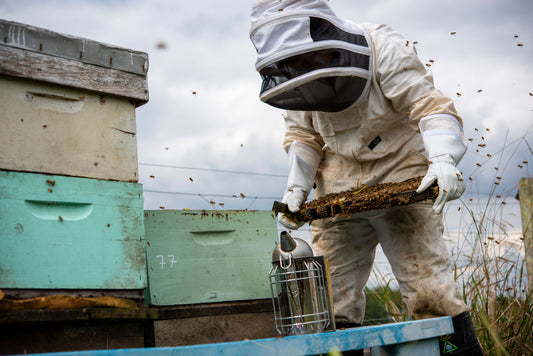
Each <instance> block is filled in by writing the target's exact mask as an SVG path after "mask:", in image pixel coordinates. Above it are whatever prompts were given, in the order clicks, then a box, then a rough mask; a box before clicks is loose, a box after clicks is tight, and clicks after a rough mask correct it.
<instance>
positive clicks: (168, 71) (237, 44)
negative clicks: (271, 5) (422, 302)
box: [0, 0, 533, 229]
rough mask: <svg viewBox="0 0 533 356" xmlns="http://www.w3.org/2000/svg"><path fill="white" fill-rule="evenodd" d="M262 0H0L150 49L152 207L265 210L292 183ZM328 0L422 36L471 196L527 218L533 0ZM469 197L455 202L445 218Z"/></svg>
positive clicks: (357, 17)
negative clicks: (271, 92)
mask: <svg viewBox="0 0 533 356" xmlns="http://www.w3.org/2000/svg"><path fill="white" fill-rule="evenodd" d="M252 3H253V2H252V1H244V0H239V1H220V0H199V1H183V0H159V1H147V0H133V1H126V0H120V1H119V0H109V1H103V0H102V1H90V0H85V1H65V0H61V1H52V0H49V1H46V0H40V1H33V0H25V1H19V0H0V18H3V19H6V20H10V21H16V22H22V23H26V24H30V25H33V26H37V27H43V28H46V29H49V30H53V31H57V32H61V33H65V34H69V35H74V36H79V37H85V38H89V39H92V40H96V41H100V42H105V43H109V44H113V45H116V46H120V47H126V48H131V49H134V50H139V51H144V52H147V53H148V55H149V60H150V68H149V72H148V81H149V89H150V101H149V102H148V103H147V104H145V105H144V106H142V107H140V108H138V109H137V137H138V157H139V170H140V181H139V183H141V184H143V187H144V190H145V193H144V199H145V209H159V208H160V207H165V208H166V209H185V208H189V209H260V210H269V209H270V208H271V207H272V202H273V200H274V199H278V200H279V199H280V198H281V195H282V193H283V189H284V186H285V176H286V174H287V160H286V156H285V152H284V151H283V149H282V140H283V133H284V125H283V120H282V112H281V111H280V110H278V109H274V108H270V107H268V106H267V105H266V104H263V103H261V102H260V101H259V99H258V92H259V86H260V80H259V76H258V75H257V73H256V72H255V69H254V63H255V50H254V48H253V46H252V44H251V42H250V40H249V37H248V31H249V26H250V21H249V14H250V9H251V6H252ZM330 5H331V7H332V8H333V10H334V11H335V12H336V13H337V15H338V16H339V17H344V18H347V19H349V20H353V21H357V22H374V23H386V24H388V25H390V26H392V27H393V28H394V29H396V30H398V31H399V32H400V33H401V34H402V35H403V36H404V37H406V39H408V40H410V41H411V42H413V41H417V42H418V44H417V45H416V47H417V50H418V53H419V55H420V57H421V59H422V60H423V61H424V62H425V63H430V62H429V60H430V59H431V60H433V62H432V64H431V67H430V68H429V67H428V69H429V70H432V71H433V73H434V76H435V82H436V86H437V87H438V88H439V89H441V90H442V91H443V92H444V93H445V94H447V95H449V96H450V97H452V98H453V99H454V100H455V101H456V105H457V108H458V110H459V112H460V114H461V116H462V117H463V119H464V123H465V127H464V128H465V135H466V137H467V138H470V139H472V141H470V142H469V151H468V153H467V156H466V157H465V158H464V159H463V161H462V162H461V164H460V166H459V168H460V169H461V170H462V171H463V172H464V174H465V178H466V179H467V182H468V184H469V187H468V191H467V192H466V194H465V195H464V196H463V198H462V201H463V202H464V203H465V204H473V205H471V206H476V205H475V204H477V203H480V202H484V200H485V199H486V197H487V194H488V193H490V192H491V191H493V193H492V201H494V202H495V203H497V204H496V205H495V207H494V208H493V209H495V211H496V210H497V214H501V215H502V216H509V217H510V218H509V219H511V220H512V222H513V224H514V225H519V224H520V218H519V216H518V215H517V214H518V213H519V211H518V201H516V200H515V198H514V197H515V195H516V193H517V186H518V180H519V179H520V178H521V177H530V176H531V174H532V173H533V167H531V166H530V165H531V163H530V165H528V164H527V163H523V161H528V162H529V161H531V162H533V159H532V151H531V147H529V146H533V120H532V117H533V75H532V70H531V69H532V67H531V66H532V65H533V64H532V59H533V21H531V17H532V15H533V1H531V0H506V1H504V0H499V1H495V0H449V1H425V0H405V1H398V0H374V1H354V0H331V1H330ZM452 33H453V34H452ZM479 144H482V145H483V144H486V146H485V147H480V146H478V145H479ZM528 145H529V146H528ZM478 164H479V165H481V167H480V166H478ZM158 165H159V166H158ZM161 165H163V166H172V167H174V168H172V167H161ZM519 165H520V166H521V167H522V168H520V167H519ZM227 171H231V172H241V174H238V173H230V172H227ZM248 173H256V174H248ZM496 177H501V180H500V179H498V178H496ZM469 178H472V180H470V179H469ZM495 182H498V183H500V184H498V185H495V184H494V183H495ZM494 189H495V190H494ZM160 192H167V193H160ZM241 194H242V195H241ZM496 195H500V196H501V198H496ZM234 196H235V197H234ZM243 196H244V198H243ZM469 199H472V202H470V201H469ZM498 199H499V200H498ZM212 202H214V204H212ZM500 202H505V203H507V204H505V205H504V204H501V203H500ZM222 204H223V205H222ZM460 204H461V203H460V202H458V203H457V204H456V205H450V207H449V208H448V212H449V214H451V213H452V212H453V213H454V215H448V220H449V221H450V220H451V221H454V222H455V221H456V220H457V219H456V218H455V216H456V214H457V210H458V207H459V206H460ZM452 210H453V211H452ZM464 210H465V209H463V210H462V211H464ZM515 228H518V229H519V228H520V227H519V226H514V227H513V228H512V229H515Z"/></svg>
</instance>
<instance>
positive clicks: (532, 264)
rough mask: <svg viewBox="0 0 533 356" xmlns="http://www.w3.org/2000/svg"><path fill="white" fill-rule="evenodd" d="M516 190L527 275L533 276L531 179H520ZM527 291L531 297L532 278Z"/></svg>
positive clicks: (532, 181)
mask: <svg viewBox="0 0 533 356" xmlns="http://www.w3.org/2000/svg"><path fill="white" fill-rule="evenodd" d="M518 189H519V193H518V194H519V198H520V216H521V218H522V233H523V235H524V246H525V252H526V267H527V275H528V276H533V178H522V179H520V181H519V182H518ZM528 289H529V293H530V295H531V294H532V293H533V277H530V278H528Z"/></svg>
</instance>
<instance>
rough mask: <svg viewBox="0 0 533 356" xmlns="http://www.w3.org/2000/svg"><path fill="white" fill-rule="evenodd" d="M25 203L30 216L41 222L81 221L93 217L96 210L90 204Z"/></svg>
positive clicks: (37, 201)
mask: <svg viewBox="0 0 533 356" xmlns="http://www.w3.org/2000/svg"><path fill="white" fill-rule="evenodd" d="M25 203H26V206H27V207H28V210H29V212H30V214H32V215H33V216H34V217H36V218H38V219H41V220H58V219H59V220H63V221H65V220H67V221H68V220H70V221H79V220H83V219H85V218H87V217H88V216H89V215H91V213H92V211H93V208H94V205H93V204H89V203H73V202H52V201H43V200H25ZM59 217H61V218H59Z"/></svg>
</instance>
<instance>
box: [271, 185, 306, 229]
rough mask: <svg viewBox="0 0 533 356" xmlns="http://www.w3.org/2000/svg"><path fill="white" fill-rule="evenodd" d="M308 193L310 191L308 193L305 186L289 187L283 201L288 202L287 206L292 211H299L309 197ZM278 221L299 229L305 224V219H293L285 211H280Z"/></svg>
mask: <svg viewBox="0 0 533 356" xmlns="http://www.w3.org/2000/svg"><path fill="white" fill-rule="evenodd" d="M307 195H308V193H306V191H305V189H303V188H300V187H294V188H290V189H289V188H287V189H286V190H285V194H284V195H283V199H282V200H281V202H282V203H285V204H287V207H288V208H289V210H290V211H291V212H293V213H297V212H298V211H300V206H301V205H302V204H303V203H304V202H305V199H307ZM278 221H279V223H280V224H281V225H283V226H285V227H286V228H287V229H290V230H298V229H299V228H300V227H302V226H303V225H304V224H305V223H304V222H303V221H296V220H291V219H289V218H288V217H286V216H285V214H283V213H278Z"/></svg>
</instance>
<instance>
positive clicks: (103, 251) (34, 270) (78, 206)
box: [0, 170, 147, 290]
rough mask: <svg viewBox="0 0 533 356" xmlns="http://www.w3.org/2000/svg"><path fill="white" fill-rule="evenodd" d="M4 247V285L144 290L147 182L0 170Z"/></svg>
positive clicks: (0, 241)
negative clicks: (144, 223)
mask: <svg viewBox="0 0 533 356" xmlns="http://www.w3.org/2000/svg"><path fill="white" fill-rule="evenodd" d="M0 252H1V253H0V289H120V290H125V289H128V290H133V289H136V290H139V289H144V288H146V286H147V276H146V255H145V253H146V250H145V240H144V227H143V200H142V186H141V185H140V184H137V183H125V182H112V181H106V180H98V179H89V178H76V177H65V176H54V175H44V174H36V173H20V172H13V171H3V170H0Z"/></svg>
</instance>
